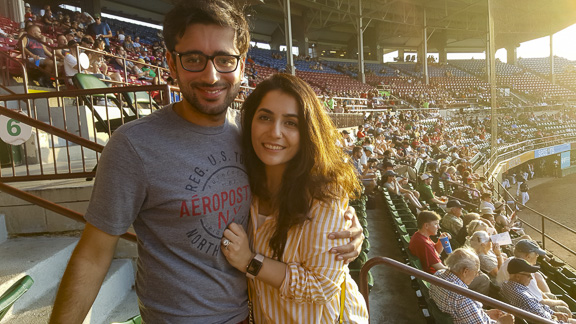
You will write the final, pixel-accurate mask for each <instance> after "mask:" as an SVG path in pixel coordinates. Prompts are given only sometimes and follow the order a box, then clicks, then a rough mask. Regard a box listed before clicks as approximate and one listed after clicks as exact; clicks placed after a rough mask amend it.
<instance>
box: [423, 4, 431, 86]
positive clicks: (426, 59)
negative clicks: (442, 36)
mask: <svg viewBox="0 0 576 324" xmlns="http://www.w3.org/2000/svg"><path fill="white" fill-rule="evenodd" d="M423 14H424V29H423V34H422V40H423V41H424V44H422V45H423V46H424V50H423V52H424V53H423V56H424V57H423V58H422V61H421V62H422V66H423V68H424V80H425V81H426V85H429V84H430V78H429V76H428V26H427V24H426V9H424V11H423Z"/></svg>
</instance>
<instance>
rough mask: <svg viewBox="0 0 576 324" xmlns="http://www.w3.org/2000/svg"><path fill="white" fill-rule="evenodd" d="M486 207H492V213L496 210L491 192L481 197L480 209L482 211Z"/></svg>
mask: <svg viewBox="0 0 576 324" xmlns="http://www.w3.org/2000/svg"><path fill="white" fill-rule="evenodd" d="M485 207H490V209H492V211H494V209H496V208H495V207H494V204H492V194H490V193H489V192H485V193H483V194H482V195H480V206H479V207H478V208H479V209H482V208H485Z"/></svg>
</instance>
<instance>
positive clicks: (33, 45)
mask: <svg viewBox="0 0 576 324" xmlns="http://www.w3.org/2000/svg"><path fill="white" fill-rule="evenodd" d="M41 37H42V32H41V31H40V27H39V26H37V25H33V24H32V25H28V26H27V27H26V35H24V37H23V38H22V46H23V48H24V53H25V54H26V57H27V59H28V61H29V62H30V63H32V64H34V65H36V66H38V67H41V68H42V69H44V76H43V77H42V80H40V81H41V82H40V83H41V85H43V86H51V85H50V82H49V79H50V77H51V76H52V73H53V72H54V61H53V57H52V53H51V52H50V51H49V50H48V48H47V47H46V46H45V45H44V44H42V43H41V41H40V39H41Z"/></svg>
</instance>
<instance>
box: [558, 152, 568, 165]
mask: <svg viewBox="0 0 576 324" xmlns="http://www.w3.org/2000/svg"><path fill="white" fill-rule="evenodd" d="M569 166H570V151H568V152H562V154H560V168H561V169H566V168H567V167H569Z"/></svg>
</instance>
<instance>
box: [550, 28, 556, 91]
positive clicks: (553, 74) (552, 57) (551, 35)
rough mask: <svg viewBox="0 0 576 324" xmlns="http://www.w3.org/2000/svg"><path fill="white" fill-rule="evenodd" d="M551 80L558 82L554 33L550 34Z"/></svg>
mask: <svg viewBox="0 0 576 324" xmlns="http://www.w3.org/2000/svg"><path fill="white" fill-rule="evenodd" d="M550 82H552V84H556V73H555V72H554V34H550Z"/></svg>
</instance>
